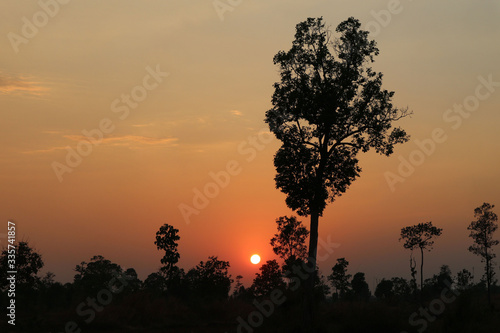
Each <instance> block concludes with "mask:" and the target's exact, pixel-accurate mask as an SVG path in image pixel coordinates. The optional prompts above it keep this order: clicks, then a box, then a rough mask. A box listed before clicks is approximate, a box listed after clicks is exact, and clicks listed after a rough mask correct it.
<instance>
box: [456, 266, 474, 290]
mask: <svg viewBox="0 0 500 333" xmlns="http://www.w3.org/2000/svg"><path fill="white" fill-rule="evenodd" d="M473 279H474V276H473V275H472V273H471V272H469V271H468V270H467V269H465V268H464V269H462V270H461V271H460V272H458V273H457V276H456V278H455V280H456V282H457V289H458V290H460V291H465V290H468V289H470V288H472V286H473V285H474V284H473Z"/></svg>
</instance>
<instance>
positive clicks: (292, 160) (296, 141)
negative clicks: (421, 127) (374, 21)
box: [266, 17, 409, 327]
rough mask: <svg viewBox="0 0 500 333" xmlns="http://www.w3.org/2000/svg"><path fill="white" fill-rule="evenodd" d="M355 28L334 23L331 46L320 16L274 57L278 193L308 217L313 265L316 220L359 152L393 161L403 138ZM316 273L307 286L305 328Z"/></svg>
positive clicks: (271, 116) (370, 53) (351, 22)
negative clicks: (391, 157)
mask: <svg viewBox="0 0 500 333" xmlns="http://www.w3.org/2000/svg"><path fill="white" fill-rule="evenodd" d="M360 27H361V23H360V22H359V21H358V20H356V19H354V18H352V17H350V18H349V19H347V20H345V21H344V22H342V23H340V24H339V25H338V27H337V29H336V32H337V33H339V34H340V37H339V38H338V39H336V40H335V41H333V40H331V34H330V31H329V30H328V29H327V28H325V25H324V23H323V20H322V18H308V19H307V20H306V21H304V22H301V23H299V24H298V25H297V26H296V33H295V40H294V41H293V42H292V47H291V49H290V50H289V51H287V52H285V51H280V52H278V53H277V54H276V55H275V56H274V63H275V64H277V65H278V66H279V72H280V76H281V81H280V82H277V83H275V85H274V88H275V91H274V94H273V97H272V104H273V107H272V109H270V110H269V111H267V112H266V123H268V124H269V128H270V130H271V131H272V132H273V133H274V134H275V136H276V137H277V138H278V139H279V140H281V141H282V143H283V144H282V146H281V147H280V148H279V150H278V151H277V153H276V155H275V157H274V165H275V167H276V171H277V175H276V177H275V180H276V187H277V188H279V189H280V190H281V191H282V192H284V193H285V194H286V195H287V197H286V204H287V205H288V207H290V208H291V209H293V210H296V211H297V212H298V214H299V215H301V216H309V215H310V216H311V225H310V228H309V230H310V233H311V235H310V241H309V261H310V262H311V263H310V266H311V267H316V255H317V244H318V221H319V217H320V216H322V214H323V211H324V209H325V207H326V203H327V201H329V202H331V201H333V200H334V199H335V198H336V197H337V196H339V195H341V194H342V193H343V192H345V191H346V190H347V188H348V187H349V185H350V184H351V182H352V181H354V180H355V179H356V177H358V176H359V173H360V171H361V168H360V167H359V165H358V159H357V155H358V153H359V152H360V151H361V152H367V151H368V150H370V149H371V148H374V149H375V151H376V152H378V153H380V154H383V155H390V154H391V153H392V152H393V148H394V145H395V144H397V143H402V142H405V141H407V140H408V136H407V135H406V133H405V131H404V130H402V129H400V128H395V129H392V131H391V127H392V123H393V122H394V121H396V120H398V119H400V118H402V117H405V116H406V115H408V114H409V113H408V111H407V110H406V109H404V110H401V109H398V108H395V107H394V106H393V105H392V103H391V99H392V97H393V95H394V93H393V92H390V91H387V90H383V89H382V74H381V73H377V72H375V71H373V70H372V69H371V67H369V64H370V63H371V62H373V59H374V56H376V55H378V53H379V50H378V48H377V47H376V43H375V41H373V40H369V39H368V31H364V30H361V29H360ZM315 274H316V272H311V274H310V277H309V279H308V282H307V285H308V290H309V293H306V297H308V299H307V303H308V307H309V311H308V316H307V317H306V318H305V319H306V321H307V322H308V323H305V325H306V326H307V327H309V326H310V325H311V324H312V322H311V320H312V319H311V316H312V303H311V302H312V289H313V285H314V280H313V279H314V276H315Z"/></svg>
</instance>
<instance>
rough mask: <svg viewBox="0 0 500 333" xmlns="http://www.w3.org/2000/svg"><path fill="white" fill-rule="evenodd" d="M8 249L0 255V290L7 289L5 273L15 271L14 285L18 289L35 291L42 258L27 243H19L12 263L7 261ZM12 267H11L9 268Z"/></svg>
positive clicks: (7, 283)
mask: <svg viewBox="0 0 500 333" xmlns="http://www.w3.org/2000/svg"><path fill="white" fill-rule="evenodd" d="M10 254H11V253H9V250H8V249H5V250H3V251H2V254H1V255H0V266H1V267H2V269H1V270H0V290H2V291H3V290H6V289H8V285H9V281H8V280H7V271H17V274H16V284H17V287H18V289H24V288H28V289H36V288H37V287H38V285H39V283H40V277H39V276H38V275H37V274H38V272H39V271H40V269H41V268H42V267H43V265H44V263H43V260H42V256H41V255H40V254H39V253H38V252H36V250H35V249H33V248H31V247H30V246H29V245H28V242H24V241H21V242H19V243H18V244H17V249H16V257H15V258H16V260H15V263H12V262H11V261H10V260H9V259H11V258H9V255H10ZM11 265H13V266H11Z"/></svg>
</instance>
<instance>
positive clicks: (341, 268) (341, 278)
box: [328, 258, 351, 298]
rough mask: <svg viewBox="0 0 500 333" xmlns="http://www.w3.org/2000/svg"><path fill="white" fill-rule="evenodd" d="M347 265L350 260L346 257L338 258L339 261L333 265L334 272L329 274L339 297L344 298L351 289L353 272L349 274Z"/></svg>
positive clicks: (329, 278)
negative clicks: (350, 281)
mask: <svg viewBox="0 0 500 333" xmlns="http://www.w3.org/2000/svg"><path fill="white" fill-rule="evenodd" d="M347 266H349V262H348V261H347V260H345V258H339V259H337V263H336V264H335V265H334V266H333V267H332V273H331V274H330V275H329V276H328V280H330V282H331V284H332V286H333V287H334V288H335V291H336V293H337V295H338V297H339V298H344V297H345V295H346V293H347V291H348V290H349V285H350V283H349V280H350V279H351V274H347Z"/></svg>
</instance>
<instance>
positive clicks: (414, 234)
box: [399, 222, 443, 293]
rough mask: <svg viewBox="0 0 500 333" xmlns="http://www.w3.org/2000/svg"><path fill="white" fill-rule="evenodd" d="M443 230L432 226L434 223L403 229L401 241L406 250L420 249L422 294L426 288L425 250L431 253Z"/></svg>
mask: <svg viewBox="0 0 500 333" xmlns="http://www.w3.org/2000/svg"><path fill="white" fill-rule="evenodd" d="M442 231H443V229H441V228H437V227H435V226H433V225H432V222H426V223H419V224H417V225H413V226H409V227H404V228H402V229H401V237H400V238H399V240H400V241H401V240H404V241H405V243H404V245H403V246H404V248H405V249H410V250H413V249H416V248H419V249H420V254H421V262H420V292H421V293H422V288H423V286H424V249H426V250H427V251H430V250H431V249H432V245H433V244H434V240H433V238H434V237H439V236H440V235H441V232H442Z"/></svg>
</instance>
